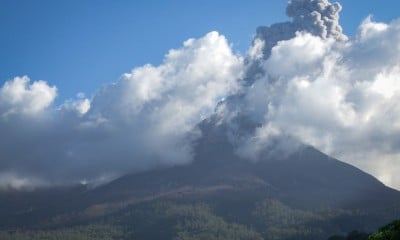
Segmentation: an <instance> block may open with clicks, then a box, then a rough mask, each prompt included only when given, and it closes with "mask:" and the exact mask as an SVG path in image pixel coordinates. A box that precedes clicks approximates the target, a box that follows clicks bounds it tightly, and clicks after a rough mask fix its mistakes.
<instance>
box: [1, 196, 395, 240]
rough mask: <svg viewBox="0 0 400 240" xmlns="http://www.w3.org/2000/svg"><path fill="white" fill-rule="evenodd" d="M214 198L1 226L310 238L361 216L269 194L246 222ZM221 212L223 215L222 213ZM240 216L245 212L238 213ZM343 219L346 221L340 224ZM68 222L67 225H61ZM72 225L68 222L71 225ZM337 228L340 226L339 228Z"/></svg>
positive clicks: (149, 238) (167, 239) (360, 236)
mask: <svg viewBox="0 0 400 240" xmlns="http://www.w3.org/2000/svg"><path fill="white" fill-rule="evenodd" d="M220 208H221V207H220V206H219V205H218V204H215V203H213V202H212V201H209V202H207V201H206V200H204V201H203V202H198V203H190V202H184V201H180V202H179V201H152V202H146V203H141V204H136V205H132V206H129V207H126V208H124V209H122V210H120V211H119V212H116V213H114V214H111V215H107V216H104V217H98V218H96V219H91V220H82V221H75V220H74V221H73V222H68V221H67V222H66V223H65V224H64V225H60V224H59V221H56V222H57V225H53V226H52V225H48V224H47V225H42V226H40V225H38V226H36V228H33V229H30V230H27V229H19V230H16V231H14V230H13V231H10V230H8V229H5V230H2V231H0V239H1V240H53V239H55V240H121V239H132V240H140V239H146V240H153V239H154V240H158V239H163V240H224V239H230V240H239V239H240V240H261V239H265V240H278V239H279V240H281V239H282V240H285V239H286V240H308V239H310V240H311V239H328V236H330V235H332V234H333V233H332V232H329V231H332V229H336V230H337V232H344V231H345V230H344V229H343V228H342V225H343V224H346V223H349V224H351V222H352V221H353V220H354V219H357V220H358V219H360V217H362V215H361V214H360V213H359V212H350V211H345V210H334V209H328V210H323V211H322V210H321V211H306V210H299V209H293V208H291V207H289V206H287V205H285V204H283V203H282V202H280V201H277V200H274V199H264V200H263V201H260V202H256V203H254V205H253V207H252V209H250V212H249V214H248V216H249V218H248V219H247V218H246V220H245V221H243V218H241V217H238V218H237V219H236V220H234V219H233V218H232V214H235V213H237V212H240V211H243V209H238V208H239V206H237V207H236V208H235V207H234V205H232V206H231V209H232V211H231V212H230V213H229V216H228V215H225V214H224V213H223V212H221V211H218V210H220ZM217 212H219V214H217ZM236 216H240V215H236ZM338 222H339V223H340V224H338ZM59 226H63V227H59ZM67 226H68V227H67ZM399 226H400V222H399V221H397V222H393V223H391V224H389V225H387V226H385V227H383V228H381V229H380V231H379V232H377V233H375V234H373V235H371V236H370V237H369V238H368V234H365V233H361V232H355V231H354V232H351V233H349V234H348V235H347V236H332V237H331V238H329V240H367V239H368V240H394V239H400V238H399V229H400V227H399ZM336 230H334V231H336Z"/></svg>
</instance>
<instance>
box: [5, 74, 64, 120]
mask: <svg viewBox="0 0 400 240" xmlns="http://www.w3.org/2000/svg"><path fill="white" fill-rule="evenodd" d="M29 82H30V79H29V78H28V77H27V76H24V77H16V78H14V79H12V80H10V81H8V82H6V83H5V84H4V85H3V86H2V88H1V89H0V113H1V117H3V118H4V117H7V115H12V114H19V113H21V114H27V115H36V114H39V113H40V112H42V111H44V110H45V109H46V108H48V107H49V106H50V105H51V104H52V103H53V101H54V99H55V97H56V96H57V88H56V87H54V86H49V85H47V83H46V82H44V81H36V82H33V83H32V84H30V83H29Z"/></svg>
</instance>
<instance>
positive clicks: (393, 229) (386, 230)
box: [368, 220, 400, 240]
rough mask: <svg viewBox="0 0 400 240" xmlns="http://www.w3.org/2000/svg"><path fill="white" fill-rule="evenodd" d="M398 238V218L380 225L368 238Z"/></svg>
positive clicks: (392, 239) (378, 239) (393, 239)
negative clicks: (382, 225)
mask: <svg viewBox="0 0 400 240" xmlns="http://www.w3.org/2000/svg"><path fill="white" fill-rule="evenodd" d="M398 239H400V220H396V221H393V222H392V223H390V224H388V225H386V226H384V227H382V228H380V229H379V231H378V232H376V233H374V234H372V235H371V236H370V237H369V238H368V240H398Z"/></svg>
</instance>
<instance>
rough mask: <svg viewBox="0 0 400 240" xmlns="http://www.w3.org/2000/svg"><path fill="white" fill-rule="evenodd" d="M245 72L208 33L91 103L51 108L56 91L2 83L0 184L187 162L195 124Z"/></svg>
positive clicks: (19, 81) (221, 40)
mask: <svg viewBox="0 0 400 240" xmlns="http://www.w3.org/2000/svg"><path fill="white" fill-rule="evenodd" d="M242 68H243V64H242V58H241V57H240V56H237V55H235V54H234V53H233V52H232V50H231V48H230V45H229V43H228V42H227V40H226V39H225V37H223V36H221V35H220V34H218V33H217V32H211V33H209V34H207V35H205V36H204V37H203V38H200V39H189V40H187V41H185V42H184V44H183V47H182V48H180V49H173V50H171V51H170V52H169V53H168V54H167V55H166V56H165V59H164V62H163V63H162V64H161V65H159V66H152V65H145V66H143V67H138V68H135V69H133V70H132V71H131V72H130V73H126V74H124V75H123V76H122V78H121V79H120V80H119V81H118V82H116V83H114V84H110V85H107V86H105V87H103V88H102V89H100V90H99V91H98V92H97V93H96V94H95V95H94V97H93V98H92V99H91V100H89V99H87V98H85V97H84V95H82V94H79V96H78V98H77V99H74V100H68V101H66V103H64V104H63V105H61V106H60V107H54V106H52V102H53V100H54V98H55V96H56V88H55V87H50V86H49V85H48V84H47V83H45V82H43V81H37V82H32V83H30V81H29V79H28V78H27V77H22V78H15V79H13V80H10V81H7V82H6V83H5V84H4V85H3V87H1V89H0V99H1V101H0V103H1V104H0V116H2V118H1V119H0V130H1V132H2V135H1V137H0V142H1V145H0V152H2V161H1V162H0V170H1V172H3V174H2V176H3V177H2V178H0V182H1V181H3V182H6V180H7V179H10V180H12V181H10V182H11V183H15V184H16V186H22V185H23V184H22V183H24V182H25V180H24V179H25V178H17V177H15V176H24V177H25V176H27V177H31V178H32V179H35V178H38V177H41V178H42V179H43V181H48V180H51V181H53V182H57V181H59V182H61V183H62V182H65V181H82V180H84V181H89V182H90V181H91V180H96V179H110V178H113V177H115V176H119V175H120V174H124V173H126V172H129V171H140V170H145V169H148V168H151V167H156V166H160V165H172V164H182V163H187V162H189V161H191V159H192V149H191V141H192V140H194V139H196V138H198V137H200V131H198V130H196V129H197V124H198V123H199V122H200V121H201V120H202V119H205V118H207V117H209V116H210V115H211V114H212V113H213V111H214V108H215V106H216V105H217V103H218V102H219V101H220V100H221V99H222V98H224V97H225V96H227V95H231V94H234V93H235V92H236V91H237V90H238V89H239V88H240V81H239V80H240V78H241V75H242V72H243V70H242ZM26 114H27V115H29V116H33V115H34V116H35V117H36V118H35V119H36V120H34V121H33V120H32V119H31V118H28V117H26V116H25V115H26ZM10 172H11V173H13V175H10ZM18 179H22V180H18ZM11 183H10V184H11ZM5 184H7V183H3V185H5ZM15 184H14V185H15ZM10 186H12V184H11V185H10Z"/></svg>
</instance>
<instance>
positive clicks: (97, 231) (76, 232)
mask: <svg viewBox="0 0 400 240" xmlns="http://www.w3.org/2000/svg"><path fill="white" fill-rule="evenodd" d="M122 236H123V234H122V231H121V229H120V228H118V227H115V226H111V225H102V224H90V225H86V226H78V227H72V228H62V229H56V230H37V231H33V230H30V231H26V230H19V231H1V232H0V239H2V240H113V239H121V237H122Z"/></svg>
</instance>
